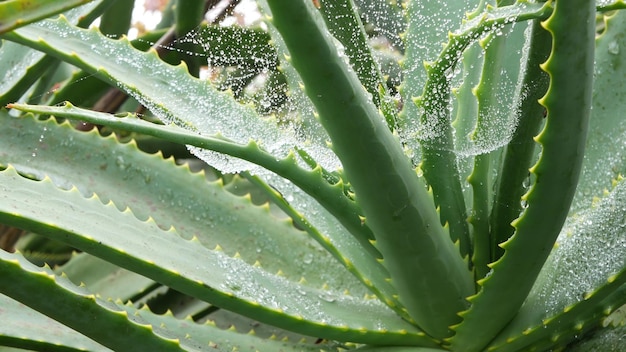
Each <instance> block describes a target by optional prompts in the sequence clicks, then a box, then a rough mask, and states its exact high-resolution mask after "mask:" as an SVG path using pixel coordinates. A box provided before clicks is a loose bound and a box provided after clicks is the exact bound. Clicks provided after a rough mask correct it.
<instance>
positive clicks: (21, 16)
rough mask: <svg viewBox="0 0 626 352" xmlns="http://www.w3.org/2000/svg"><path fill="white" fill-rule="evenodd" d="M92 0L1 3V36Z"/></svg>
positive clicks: (38, 0) (21, 0)
mask: <svg viewBox="0 0 626 352" xmlns="http://www.w3.org/2000/svg"><path fill="white" fill-rule="evenodd" d="M91 1H92V0H67V1H56V0H29V1H26V0H8V1H3V2H1V3H0V34H2V33H5V32H8V31H11V30H14V29H16V28H19V27H22V26H25V25H27V24H29V23H32V22H35V21H38V20H41V19H44V18H46V17H50V16H52V15H56V14H59V13H61V12H64V11H67V10H69V9H72V8H74V7H77V6H80V5H83V4H86V3H88V2H91Z"/></svg>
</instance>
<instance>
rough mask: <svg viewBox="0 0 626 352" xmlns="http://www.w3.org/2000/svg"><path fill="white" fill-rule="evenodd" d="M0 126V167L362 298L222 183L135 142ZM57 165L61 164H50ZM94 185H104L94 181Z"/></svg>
mask: <svg viewBox="0 0 626 352" xmlns="http://www.w3.org/2000/svg"><path fill="white" fill-rule="evenodd" d="M0 121H2V125H3V128H2V129H0V165H4V166H6V165H7V164H13V165H14V167H15V168H16V169H18V171H20V172H22V173H27V174H31V175H34V176H35V177H36V178H38V179H42V178H43V177H45V176H48V177H50V178H51V179H52V181H53V182H54V183H55V184H57V185H58V186H60V187H64V188H70V187H72V186H74V187H77V188H78V189H79V190H80V191H81V192H82V193H83V194H84V195H86V196H89V195H91V194H93V193H95V194H98V195H99V197H100V199H102V200H103V201H105V202H107V201H109V200H111V201H113V202H114V203H115V204H116V205H117V206H118V207H119V209H120V210H124V209H125V208H127V207H129V208H130V209H132V211H133V213H134V214H135V216H137V217H138V218H139V219H142V220H146V219H148V218H152V219H153V220H154V221H155V222H156V224H157V225H158V226H159V227H160V228H162V229H169V228H170V227H171V226H175V227H176V229H177V233H178V234H180V235H181V236H182V237H184V238H187V239H189V238H192V237H194V236H196V237H197V238H198V240H199V241H200V243H202V244H203V245H204V246H205V247H207V248H210V249H213V248H214V247H215V246H217V245H219V246H220V247H222V249H223V250H224V251H225V253H227V254H229V255H235V253H239V255H240V256H241V257H242V258H243V260H245V261H246V262H248V263H249V264H251V265H252V264H254V263H255V262H260V263H261V264H262V265H263V266H264V268H266V270H268V271H270V272H278V271H279V270H281V271H282V272H283V274H284V275H285V276H286V277H288V278H290V279H292V280H294V281H298V280H300V278H302V277H304V278H305V279H306V280H307V282H308V283H309V285H312V286H313V287H321V286H322V285H324V284H327V285H329V286H331V287H335V288H337V289H341V290H345V289H347V290H349V291H351V292H354V293H355V294H364V293H366V292H367V291H366V290H364V288H363V287H362V286H361V285H360V284H359V283H358V282H357V281H356V280H354V278H353V277H352V276H351V275H350V273H348V272H347V271H345V270H343V269H342V268H340V267H337V262H336V261H335V260H334V259H333V258H332V257H331V256H330V255H329V254H328V253H327V252H325V251H324V250H323V249H322V248H321V247H320V246H319V245H317V243H316V242H315V241H313V240H311V239H310V238H309V237H308V236H307V235H306V234H305V233H303V232H302V231H299V230H296V229H295V228H294V227H293V225H292V224H291V223H290V222H288V221H281V220H278V219H277V218H276V217H274V216H272V215H271V214H270V213H269V209H268V207H267V206H262V207H258V206H253V205H252V204H251V202H250V199H249V197H238V196H235V195H233V194H230V193H228V192H226V191H225V190H224V188H223V185H222V184H221V182H219V181H218V182H208V181H207V179H206V177H205V175H204V174H203V173H196V174H194V173H191V172H190V171H189V168H188V167H175V166H174V162H173V161H172V160H163V158H162V157H161V156H159V155H147V154H144V153H142V152H140V151H138V150H137V148H136V146H135V145H134V143H130V144H121V143H119V142H117V141H116V140H115V139H114V138H112V137H108V138H101V137H100V136H99V135H98V133H97V132H95V131H92V132H87V133H84V132H79V131H76V130H74V129H73V128H72V127H71V126H70V125H69V124H67V123H64V124H62V125H58V124H57V123H56V122H55V121H54V120H48V121H45V122H38V121H36V120H35V119H34V118H33V117H32V116H30V117H26V118H20V119H16V118H12V117H10V116H8V114H6V112H5V111H1V112H0ZM154 126H156V125H154ZM42 136H43V137H42ZM59 158H60V159H63V160H65V161H64V163H62V164H60V163H58V162H56V161H55V160H57V159H59ZM67 170H72V171H71V172H68V171H67ZM95 179H98V180H102V181H101V182H92V180H95ZM105 180H106V181H105ZM174 190H176V191H174ZM371 261H374V260H373V259H371ZM312 267H315V268H325V269H324V270H321V271H314V270H311V268H312Z"/></svg>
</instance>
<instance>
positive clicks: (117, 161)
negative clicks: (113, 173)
mask: <svg viewBox="0 0 626 352" xmlns="http://www.w3.org/2000/svg"><path fill="white" fill-rule="evenodd" d="M115 164H116V165H117V167H119V168H120V170H122V171H124V170H126V168H127V167H128V165H126V163H125V162H124V157H123V156H121V155H118V156H117V158H115Z"/></svg>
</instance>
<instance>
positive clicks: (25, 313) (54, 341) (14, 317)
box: [0, 295, 111, 352]
mask: <svg viewBox="0 0 626 352" xmlns="http://www.w3.org/2000/svg"><path fill="white" fill-rule="evenodd" d="M0 307H2V309H1V310H0V319H2V321H4V322H11V323H10V324H1V325H0V344H1V345H2V346H13V347H17V348H22V349H27V350H33V351H43V350H45V351H51V352H72V351H75V352H78V351H85V350H88V351H93V352H100V351H111V350H110V349H108V348H106V347H104V346H102V345H100V344H98V343H96V342H94V341H93V340H91V339H89V338H88V337H86V336H84V335H81V334H78V333H76V331H75V330H72V329H70V328H69V327H67V326H65V325H63V324H61V323H59V322H58V321H56V320H54V319H52V318H49V317H47V316H45V315H43V314H41V313H39V312H37V311H35V310H33V309H31V308H28V307H27V306H25V305H23V304H21V303H19V302H17V301H15V300H13V299H11V298H9V297H7V296H5V295H0Z"/></svg>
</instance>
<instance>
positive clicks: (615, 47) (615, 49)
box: [608, 40, 619, 55]
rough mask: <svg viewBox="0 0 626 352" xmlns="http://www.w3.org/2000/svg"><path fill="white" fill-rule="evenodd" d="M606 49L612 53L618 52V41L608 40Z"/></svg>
mask: <svg viewBox="0 0 626 352" xmlns="http://www.w3.org/2000/svg"><path fill="white" fill-rule="evenodd" d="M608 50H609V53H611V54H613V55H617V54H619V43H618V42H617V41H616V40H614V41H612V42H610V43H609V47H608Z"/></svg>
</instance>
